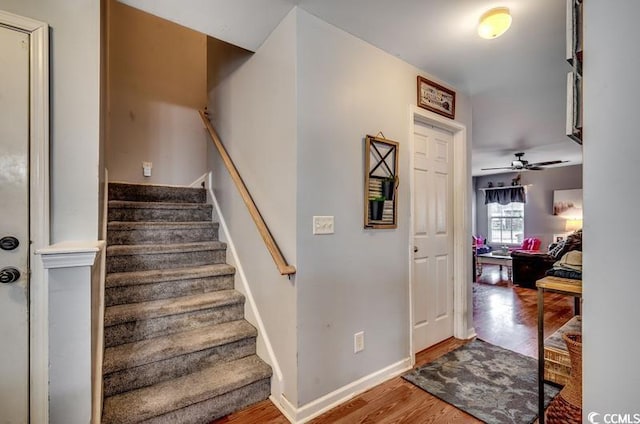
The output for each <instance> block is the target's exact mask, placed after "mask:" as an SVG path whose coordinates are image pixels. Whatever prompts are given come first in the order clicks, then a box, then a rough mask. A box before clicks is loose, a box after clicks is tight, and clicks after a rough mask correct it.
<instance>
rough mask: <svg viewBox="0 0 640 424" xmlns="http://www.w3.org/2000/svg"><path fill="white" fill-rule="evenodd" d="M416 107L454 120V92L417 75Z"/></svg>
mask: <svg viewBox="0 0 640 424" xmlns="http://www.w3.org/2000/svg"><path fill="white" fill-rule="evenodd" d="M418 106H420V107H421V108H424V109H427V110H430V111H432V112H435V113H438V114H440V115H442V116H446V117H447V118H451V119H454V118H455V115H456V92H455V91H453V90H450V89H448V88H446V87H443V86H441V85H440V84H436V83H435V82H433V81H429V80H428V79H426V78H424V77H421V76H420V75H418Z"/></svg>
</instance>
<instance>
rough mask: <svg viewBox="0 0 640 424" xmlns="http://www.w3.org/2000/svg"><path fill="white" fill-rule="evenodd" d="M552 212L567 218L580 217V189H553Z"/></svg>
mask: <svg viewBox="0 0 640 424" xmlns="http://www.w3.org/2000/svg"><path fill="white" fill-rule="evenodd" d="M553 214H554V215H557V216H561V217H564V218H568V219H577V218H578V217H580V219H582V189H581V188H576V189H573V190H554V191H553Z"/></svg>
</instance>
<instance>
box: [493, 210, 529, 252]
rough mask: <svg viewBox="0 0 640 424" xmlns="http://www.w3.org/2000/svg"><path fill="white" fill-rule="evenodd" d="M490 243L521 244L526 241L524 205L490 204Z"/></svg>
mask: <svg viewBox="0 0 640 424" xmlns="http://www.w3.org/2000/svg"><path fill="white" fill-rule="evenodd" d="M487 216H488V218H489V242H490V243H502V244H520V243H522V240H523V239H524V203H509V204H507V205H501V204H499V203H489V204H488V205H487Z"/></svg>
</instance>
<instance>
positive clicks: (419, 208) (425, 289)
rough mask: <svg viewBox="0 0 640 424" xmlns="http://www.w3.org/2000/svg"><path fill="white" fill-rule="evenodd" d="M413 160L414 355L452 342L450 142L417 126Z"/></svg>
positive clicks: (449, 137)
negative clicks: (443, 343)
mask: <svg viewBox="0 0 640 424" xmlns="http://www.w3.org/2000/svg"><path fill="white" fill-rule="evenodd" d="M412 154H413V160H414V164H413V193H412V195H413V234H412V237H413V246H414V248H413V251H414V253H413V263H412V267H413V269H412V280H411V281H412V302H413V347H414V353H415V352H419V351H421V350H423V349H426V348H427V347H429V346H432V345H434V344H436V343H438V342H440V341H442V340H445V339H447V338H449V337H451V336H453V193H452V190H453V183H452V177H453V173H452V169H453V167H452V158H453V136H452V134H451V133H448V132H446V131H444V130H440V129H438V128H433V127H430V126H428V125H425V124H421V123H418V122H416V123H415V127H414V134H413V152H412Z"/></svg>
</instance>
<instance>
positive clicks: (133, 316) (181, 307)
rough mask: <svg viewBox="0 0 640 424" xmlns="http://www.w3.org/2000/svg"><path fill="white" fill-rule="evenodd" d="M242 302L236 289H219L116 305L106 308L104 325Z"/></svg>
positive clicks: (241, 297)
mask: <svg viewBox="0 0 640 424" xmlns="http://www.w3.org/2000/svg"><path fill="white" fill-rule="evenodd" d="M242 302H244V296H243V295H242V294H241V293H239V292H237V291H236V290H219V291H213V292H209V293H202V294H196V295H192V296H183V297H174V298H170V299H162V300H152V301H149V302H140V303H128V304H124V305H115V306H109V307H107V308H105V312H104V325H105V327H108V326H112V325H117V324H122V323H125V322H132V321H138V320H146V319H150V318H158V317H163V316H167V315H177V314H184V313H187V312H193V311H201V310H203V309H211V308H216V307H220V306H226V305H233V304H238V303H242Z"/></svg>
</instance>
